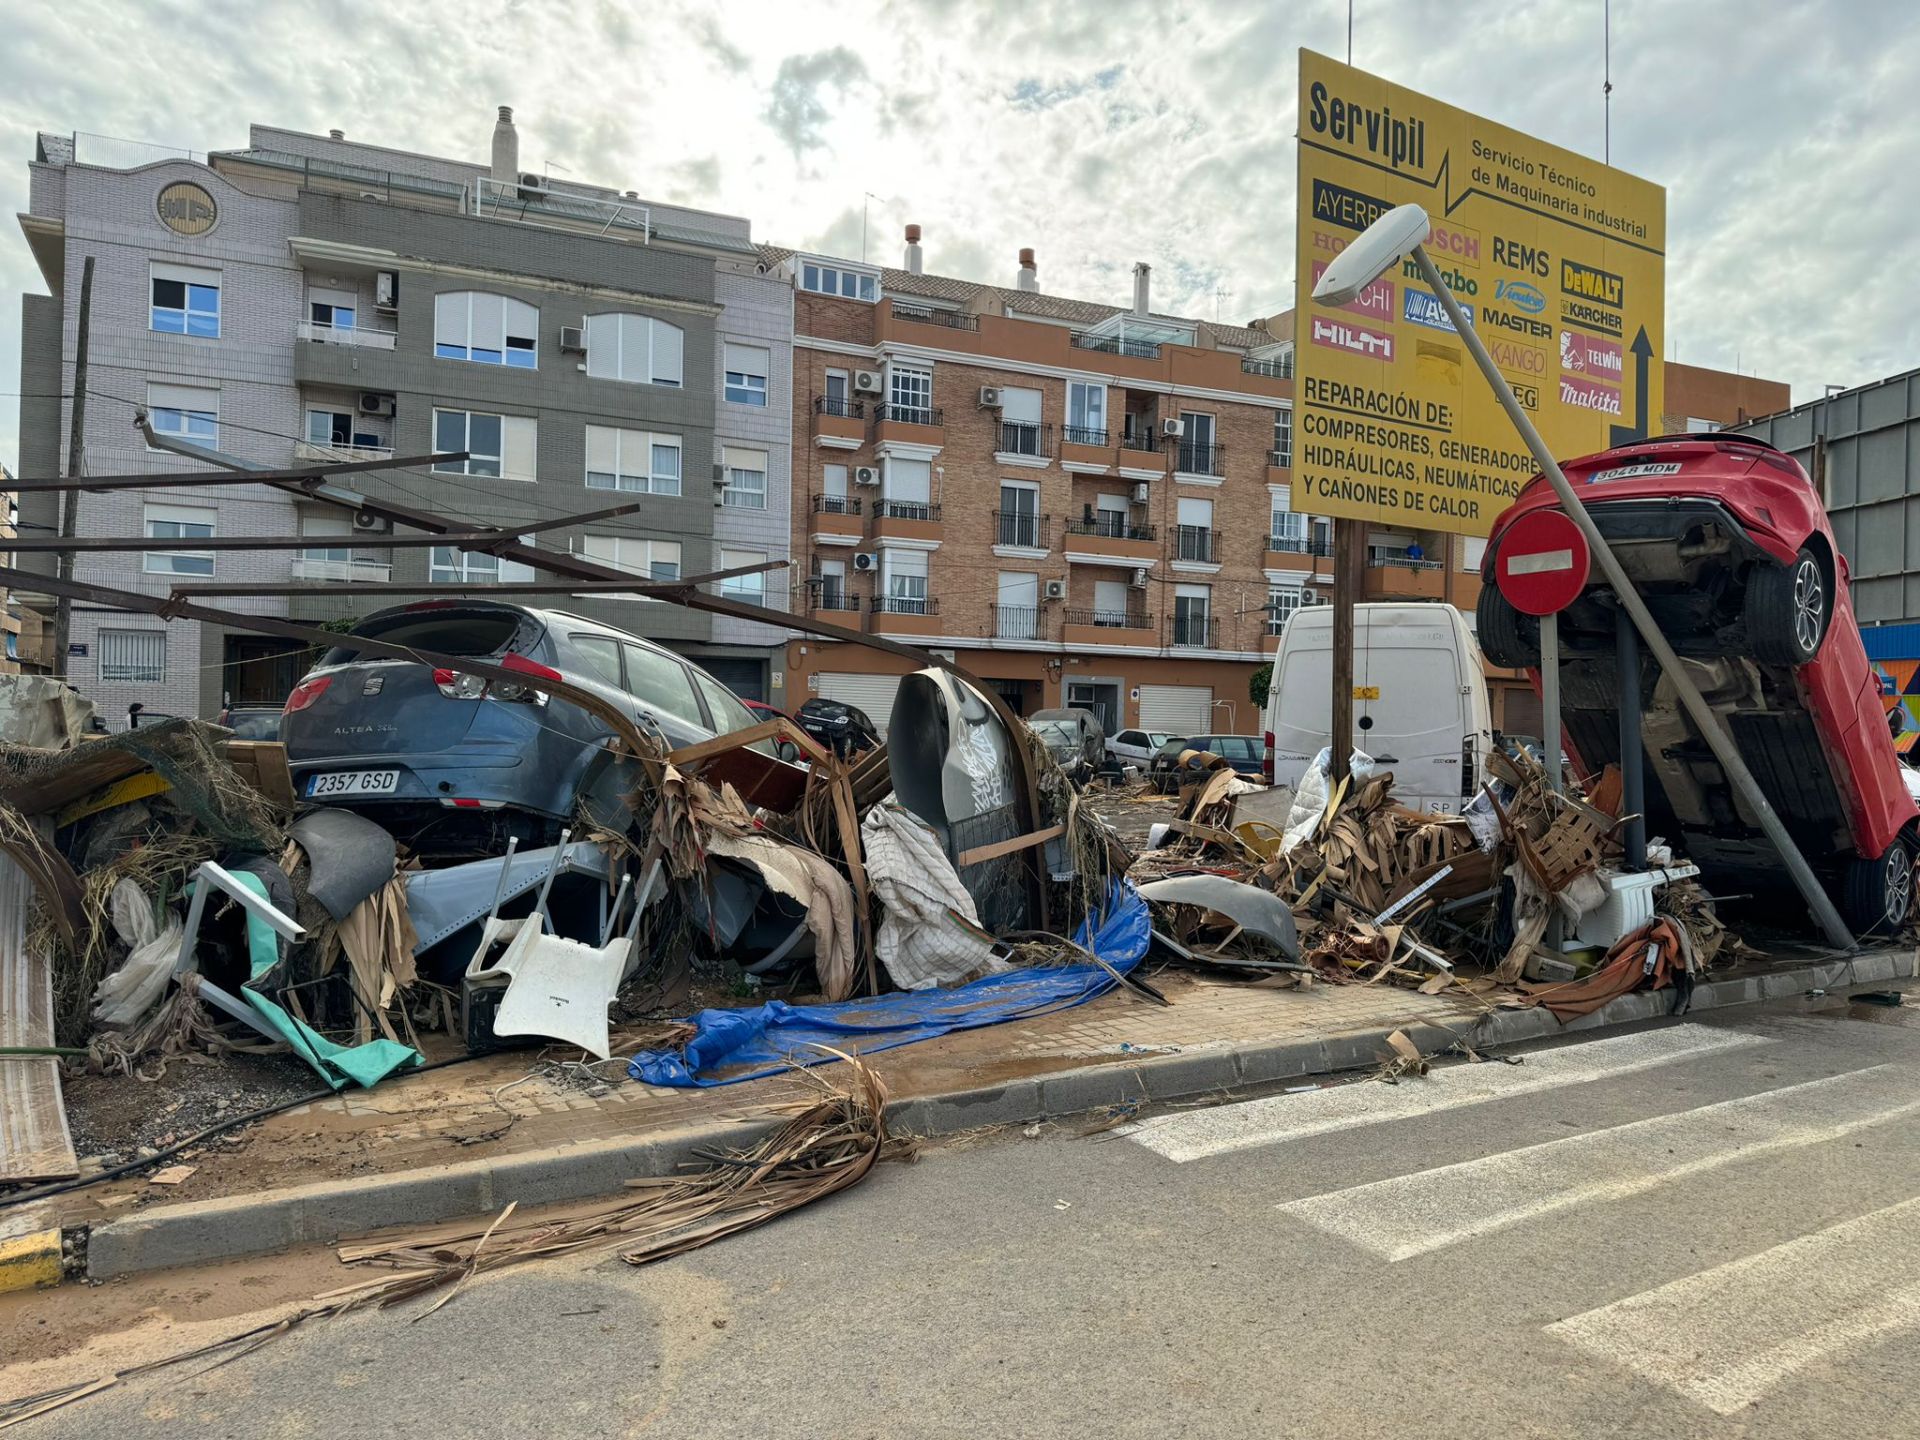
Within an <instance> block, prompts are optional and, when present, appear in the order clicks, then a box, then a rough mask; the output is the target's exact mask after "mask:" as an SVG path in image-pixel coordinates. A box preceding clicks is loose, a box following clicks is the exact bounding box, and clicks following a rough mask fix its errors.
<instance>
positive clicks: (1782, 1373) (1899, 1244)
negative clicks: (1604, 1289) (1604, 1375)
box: [1547, 1200, 1920, 1415]
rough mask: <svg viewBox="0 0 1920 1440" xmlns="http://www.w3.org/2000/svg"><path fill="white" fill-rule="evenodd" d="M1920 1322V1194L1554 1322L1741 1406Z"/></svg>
mask: <svg viewBox="0 0 1920 1440" xmlns="http://www.w3.org/2000/svg"><path fill="white" fill-rule="evenodd" d="M1916 1324H1920V1200H1908V1201H1905V1202H1903V1203H1901V1204H1899V1205H1893V1206H1890V1207H1888V1208H1887V1209H1885V1210H1876V1211H1874V1212H1873V1213H1872V1214H1870V1215H1862V1216H1861V1217H1859V1218H1858V1219H1856V1220H1848V1221H1845V1222H1844V1223H1842V1224H1839V1225H1835V1226H1832V1227H1830V1228H1829V1229H1826V1230H1821V1231H1819V1232H1817V1233H1815V1234H1812V1235H1804V1236H1802V1237H1800V1238H1799V1239H1798V1240H1789V1241H1787V1242H1786V1243H1785V1244H1784V1245H1776V1246H1774V1247H1773V1249H1771V1250H1763V1251H1761V1252H1760V1253H1759V1254H1757V1255H1749V1256H1746V1257H1745V1258H1744V1259H1740V1260H1734V1261H1730V1262H1729V1263H1727V1264H1725V1265H1719V1266H1715V1267H1714V1268H1713V1269H1711V1270H1703V1271H1701V1272H1700V1273H1699V1274H1697V1275H1689V1276H1686V1277H1685V1278H1684V1279H1680V1280H1675V1281H1672V1282H1670V1283H1668V1284H1666V1285H1662V1286H1660V1287H1659V1288H1658V1289H1657V1290H1648V1291H1646V1292H1645V1293H1644V1294H1640V1295H1634V1296H1631V1297H1630V1298H1628V1299H1625V1300H1620V1301H1616V1302H1615V1303H1614V1304H1612V1305H1606V1306H1602V1307H1601V1308H1600V1309H1598V1310H1589V1311H1587V1312H1586V1313H1585V1314H1583V1315H1575V1316H1572V1317H1571V1318H1569V1319H1566V1320H1562V1321H1560V1322H1559V1323H1558V1324H1555V1325H1549V1326H1548V1327H1547V1333H1548V1334H1549V1335H1555V1336H1558V1337H1559V1338H1560V1339H1562V1340H1565V1341H1566V1342H1567V1343H1568V1344H1570V1345H1573V1346H1576V1347H1578V1348H1579V1349H1581V1350H1584V1351H1586V1352H1587V1353H1588V1354H1589V1355H1593V1356H1596V1357H1598V1358H1599V1359H1602V1360H1607V1361H1610V1362H1612V1363H1613V1364H1616V1365H1620V1366H1623V1367H1625V1368H1626V1369H1628V1370H1631V1371H1633V1372H1634V1374H1636V1375H1639V1376H1640V1377H1641V1378H1643V1379H1646V1380H1650V1381H1653V1382H1654V1383H1655V1384H1659V1385H1664V1386H1666V1387H1667V1388H1668V1389H1671V1390H1676V1391H1678V1392H1679V1393H1680V1394H1682V1395H1685V1396H1686V1397H1688V1398H1689V1399H1691V1400H1695V1401H1698V1402H1699V1403H1700V1404H1702V1405H1704V1406H1706V1407H1707V1408H1708V1409H1709V1410H1712V1411H1714V1412H1716V1413H1717V1414H1721V1415H1731V1414H1733V1413H1735V1412H1736V1411H1739V1410H1743V1409H1745V1408H1746V1407H1747V1406H1748V1405H1751V1404H1752V1403H1753V1402H1754V1401H1756V1400H1759V1399H1761V1398H1763V1397H1764V1396H1765V1395H1766V1394H1767V1392H1769V1391H1770V1390H1772V1389H1774V1388H1775V1387H1776V1386H1778V1385H1779V1384H1780V1383H1781V1382H1782V1381H1784V1380H1787V1379H1789V1378H1790V1377H1792V1376H1793V1375H1795V1374H1797V1373H1799V1372H1800V1371H1801V1370H1804V1369H1805V1368H1806V1367H1807V1366H1809V1365H1811V1364H1814V1363H1816V1362H1818V1361H1820V1360H1822V1359H1824V1358H1825V1357H1826V1356H1828V1355H1832V1354H1834V1353H1836V1352H1839V1351H1843V1350H1858V1349H1860V1348H1861V1347H1862V1346H1864V1345H1868V1344H1871V1343H1872V1342H1874V1341H1876V1340H1878V1339H1881V1338H1883V1337H1884V1336H1887V1335H1890V1334H1893V1333H1894V1332H1895V1331H1899V1330H1906V1329H1909V1328H1911V1327H1913V1326H1914V1325H1916Z"/></svg>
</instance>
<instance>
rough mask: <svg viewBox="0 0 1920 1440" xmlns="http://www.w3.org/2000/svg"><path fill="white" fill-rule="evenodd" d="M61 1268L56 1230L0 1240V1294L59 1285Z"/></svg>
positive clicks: (58, 1235)
mask: <svg viewBox="0 0 1920 1440" xmlns="http://www.w3.org/2000/svg"><path fill="white" fill-rule="evenodd" d="M61 1268H62V1267H61V1259H60V1232H59V1230H57V1229H55V1230H35V1231H32V1232H31V1233H29V1234H25V1235H12V1236H8V1237H7V1238H5V1239H0V1295H7V1294H11V1293H12V1292H13V1291H15V1290H35V1289H44V1288H45V1287H46V1286H48V1285H58V1284H59V1283H60V1273H61Z"/></svg>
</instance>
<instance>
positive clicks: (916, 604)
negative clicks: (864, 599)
mask: <svg viewBox="0 0 1920 1440" xmlns="http://www.w3.org/2000/svg"><path fill="white" fill-rule="evenodd" d="M872 607H873V613H874V614H876V615H938V614H939V613H940V602H939V601H938V600H935V599H933V598H932V597H931V596H924V595H876V596H874V597H873V601H872Z"/></svg>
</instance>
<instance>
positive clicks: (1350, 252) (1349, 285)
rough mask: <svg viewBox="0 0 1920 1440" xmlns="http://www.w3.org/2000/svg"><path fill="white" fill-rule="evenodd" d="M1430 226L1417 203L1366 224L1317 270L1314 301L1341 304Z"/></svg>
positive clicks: (1421, 240)
mask: <svg viewBox="0 0 1920 1440" xmlns="http://www.w3.org/2000/svg"><path fill="white" fill-rule="evenodd" d="M1432 228H1433V227H1432V226H1431V225H1430V224H1429V223H1428V221H1427V212H1426V211H1424V210H1422V209H1421V208H1420V207H1419V206H1418V205H1399V206H1396V207H1394V208H1393V209H1391V210H1389V211H1387V213H1386V214H1384V215H1382V216H1381V217H1380V218H1379V219H1378V220H1376V221H1374V222H1373V224H1371V225H1369V226H1368V227H1367V228H1366V230H1365V231H1364V232H1363V233H1362V234H1361V236H1360V238H1359V239H1358V240H1356V241H1354V242H1353V243H1352V244H1351V245H1349V246H1347V248H1346V249H1344V250H1342V251H1341V252H1340V253H1339V254H1338V255H1336V256H1334V259H1333V263H1332V264H1331V265H1329V266H1327V268H1326V269H1325V270H1323V271H1321V272H1320V283H1319V284H1317V285H1315V286H1314V287H1313V299H1314V303H1316V304H1319V305H1344V304H1346V303H1347V302H1348V301H1349V300H1351V299H1353V297H1354V296H1356V295H1358V294H1359V293H1360V292H1361V291H1362V290H1364V289H1366V288H1367V287H1368V286H1369V285H1371V284H1373V282H1374V281H1376V280H1378V279H1379V278H1380V277H1381V276H1382V275H1384V274H1386V273H1387V271H1388V270H1390V269H1392V268H1393V267H1394V266H1395V265H1397V264H1399V263H1400V257H1401V256H1402V255H1405V254H1406V253H1407V252H1408V251H1409V250H1411V249H1413V247H1414V246H1416V245H1420V244H1424V243H1425V242H1426V238H1427V232H1428V231H1429V230H1431V229H1432Z"/></svg>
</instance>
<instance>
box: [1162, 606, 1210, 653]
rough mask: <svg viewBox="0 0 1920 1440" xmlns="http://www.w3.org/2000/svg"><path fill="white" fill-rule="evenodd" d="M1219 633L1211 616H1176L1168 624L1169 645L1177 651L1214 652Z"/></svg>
mask: <svg viewBox="0 0 1920 1440" xmlns="http://www.w3.org/2000/svg"><path fill="white" fill-rule="evenodd" d="M1219 633H1220V627H1219V624H1218V623H1217V622H1216V621H1215V620H1214V618H1213V616H1211V615H1175V616H1174V617H1173V619H1172V620H1171V621H1170V622H1169V623H1168V627H1167V643H1168V644H1170V645H1171V646H1173V648H1174V649H1176V650H1212V649H1214V648H1216V642H1217V641H1218V639H1219Z"/></svg>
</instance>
